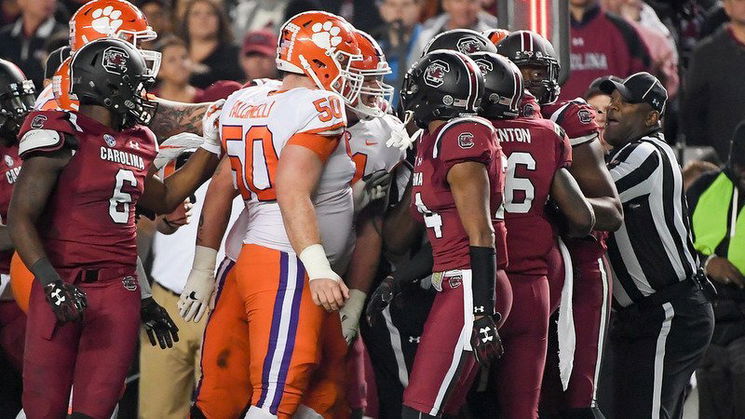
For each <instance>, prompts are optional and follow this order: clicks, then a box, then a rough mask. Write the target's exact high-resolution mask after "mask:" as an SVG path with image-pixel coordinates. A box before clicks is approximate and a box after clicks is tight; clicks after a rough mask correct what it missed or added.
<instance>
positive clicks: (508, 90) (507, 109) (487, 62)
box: [469, 52, 524, 119]
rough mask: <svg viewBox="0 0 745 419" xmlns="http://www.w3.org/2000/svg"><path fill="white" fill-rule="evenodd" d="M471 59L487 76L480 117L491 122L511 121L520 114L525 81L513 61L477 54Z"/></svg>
mask: <svg viewBox="0 0 745 419" xmlns="http://www.w3.org/2000/svg"><path fill="white" fill-rule="evenodd" d="M469 57H470V58H471V59H472V60H473V61H474V62H475V63H476V65H478V66H479V69H480V70H481V73H482V74H483V75H484V97H483V98H482V99H481V106H479V116H483V117H484V118H487V119H511V118H517V117H518V116H519V114H520V101H521V100H522V98H523V91H524V89H523V77H522V75H521V74H520V69H519V68H517V66H515V64H513V63H512V62H511V61H510V60H508V59H507V58H505V57H502V56H501V55H497V54H494V53H492V52H477V53H475V54H471V55H469Z"/></svg>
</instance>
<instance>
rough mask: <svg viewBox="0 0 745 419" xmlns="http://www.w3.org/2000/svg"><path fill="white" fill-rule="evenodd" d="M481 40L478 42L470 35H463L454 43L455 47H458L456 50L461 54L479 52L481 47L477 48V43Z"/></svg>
mask: <svg viewBox="0 0 745 419" xmlns="http://www.w3.org/2000/svg"><path fill="white" fill-rule="evenodd" d="M480 44H481V42H479V40H478V39H476V38H471V37H468V36H467V37H465V38H462V39H460V40H459V41H458V43H457V44H456V47H457V48H458V51H460V52H462V53H463V54H466V55H468V54H473V53H474V52H479V51H480V50H481V49H480V48H479V45H480Z"/></svg>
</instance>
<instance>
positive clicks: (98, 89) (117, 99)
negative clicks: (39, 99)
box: [70, 38, 157, 128]
mask: <svg viewBox="0 0 745 419" xmlns="http://www.w3.org/2000/svg"><path fill="white" fill-rule="evenodd" d="M153 83H155V78H154V75H153V74H152V73H151V71H150V70H149V69H148V66H147V64H146V63H145V58H144V57H143V56H142V54H141V53H140V51H139V50H137V49H136V48H135V47H133V46H132V45H131V44H129V43H127V42H124V41H122V40H120V39H115V38H102V39H97V40H95V41H93V42H90V43H88V44H86V45H84V46H83V47H82V48H80V50H78V51H77V52H76V53H75V54H74V55H73V56H72V62H71V63H70V93H72V94H73V95H74V97H75V98H77V100H79V101H80V104H81V105H86V104H89V105H100V106H103V107H105V108H106V109H109V110H110V111H111V112H113V113H114V114H116V115H118V116H119V117H120V121H121V127H122V128H128V127H131V126H133V125H137V124H140V125H148V124H149V123H150V121H151V120H152V118H153V115H155V110H156V108H157V106H156V104H155V103H154V102H152V101H150V100H148V99H147V96H146V94H147V89H148V88H150V87H151V86H152V85H153Z"/></svg>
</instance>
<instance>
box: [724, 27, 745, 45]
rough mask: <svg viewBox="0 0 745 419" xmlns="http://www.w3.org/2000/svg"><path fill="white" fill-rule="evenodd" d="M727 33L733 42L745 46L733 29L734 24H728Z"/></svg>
mask: <svg viewBox="0 0 745 419" xmlns="http://www.w3.org/2000/svg"><path fill="white" fill-rule="evenodd" d="M727 34H728V35H729V37H730V39H731V40H732V42H734V43H735V45H737V46H739V47H742V48H745V44H743V43H742V42H741V41H740V40H739V39H737V38H736V37H735V32H734V31H733V30H732V25H729V24H728V25H727Z"/></svg>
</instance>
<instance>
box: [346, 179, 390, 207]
mask: <svg viewBox="0 0 745 419" xmlns="http://www.w3.org/2000/svg"><path fill="white" fill-rule="evenodd" d="M392 180H393V176H392V175H391V174H390V173H388V172H387V171H386V170H384V169H380V170H376V171H374V172H372V173H370V174H368V175H365V176H363V177H362V179H360V180H358V181H357V182H356V183H355V184H354V185H353V186H352V196H353V200H354V211H355V212H360V211H362V209H364V208H365V207H366V206H367V205H368V204H370V203H371V202H373V201H376V200H378V199H382V198H385V197H387V196H388V191H389V190H390V189H391V181H392Z"/></svg>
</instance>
